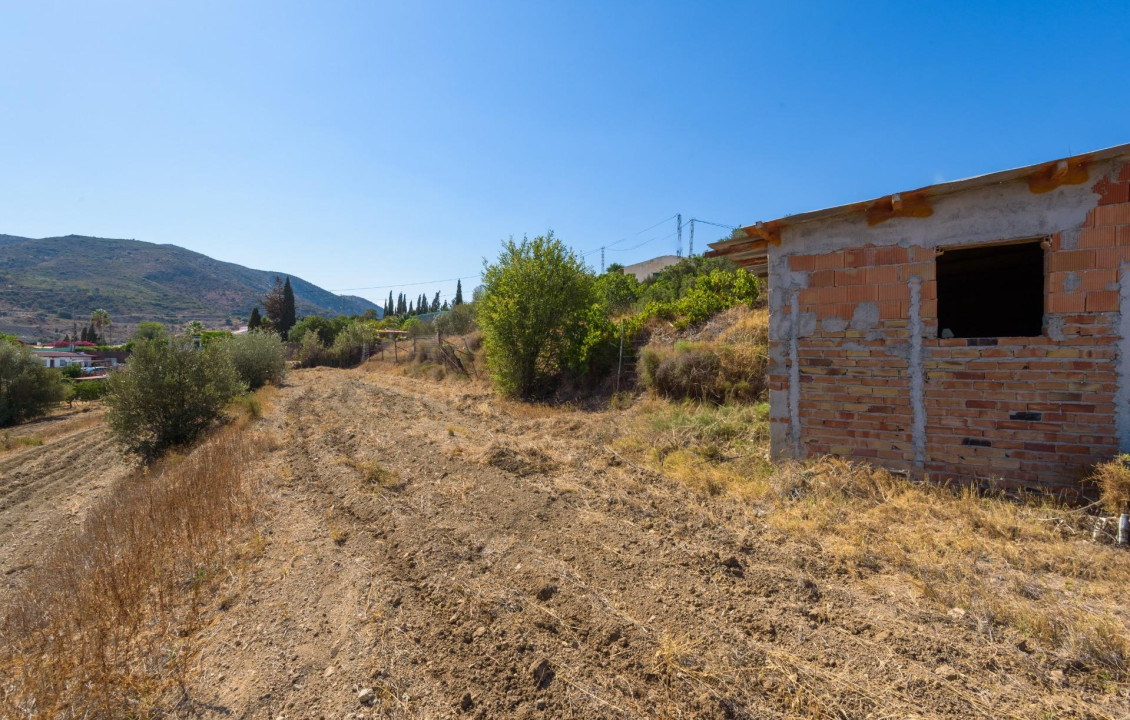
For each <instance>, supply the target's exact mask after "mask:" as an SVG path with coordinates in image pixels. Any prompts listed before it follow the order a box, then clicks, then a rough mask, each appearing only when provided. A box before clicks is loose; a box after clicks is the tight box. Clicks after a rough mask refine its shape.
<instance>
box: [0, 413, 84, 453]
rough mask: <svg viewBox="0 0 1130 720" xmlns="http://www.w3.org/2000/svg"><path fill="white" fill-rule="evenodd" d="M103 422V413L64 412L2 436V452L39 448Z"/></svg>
mask: <svg viewBox="0 0 1130 720" xmlns="http://www.w3.org/2000/svg"><path fill="white" fill-rule="evenodd" d="M100 422H102V413H92V412H89V411H86V410H84V411H81V412H77V413H76V412H64V413H59V414H58V415H55V416H49V417H47V418H44V419H41V420H37V421H35V422H32V423H28V424H26V425H23V426H21V427H19V428H15V429H14V430H6V431H5V432H4V433H3V435H0V452H9V451H11V450H18V449H20V448H24V447H38V446H40V445H44V444H46V443H49V442H51V441H52V440H54V439H56V438H58V437H60V436H62V435H68V434H70V433H74V432H78V431H79V430H85V429H87V428H91V427H94V426H95V425H97V424H98V423H100Z"/></svg>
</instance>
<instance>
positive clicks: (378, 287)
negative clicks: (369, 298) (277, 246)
mask: <svg viewBox="0 0 1130 720" xmlns="http://www.w3.org/2000/svg"><path fill="white" fill-rule="evenodd" d="M477 277H479V276H478V275H467V276H466V277H457V278H446V279H444V280H421V281H419V282H410V283H395V284H393V285H370V286H369V287H352V288H337V289H336V290H330V292H349V291H351V290H395V289H396V288H402V287H413V286H416V285H435V284H437V283H445V282H456V281H459V280H472V279H474V278H477Z"/></svg>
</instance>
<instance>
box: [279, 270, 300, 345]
mask: <svg viewBox="0 0 1130 720" xmlns="http://www.w3.org/2000/svg"><path fill="white" fill-rule="evenodd" d="M295 322H297V318H295V316H294V290H292V289H291V288H290V276H287V278H286V283H285V284H284V285H283V306H282V317H280V318H279V335H281V336H282V337H286V334H287V333H288V332H290V329H291V328H292V327H294V323H295Z"/></svg>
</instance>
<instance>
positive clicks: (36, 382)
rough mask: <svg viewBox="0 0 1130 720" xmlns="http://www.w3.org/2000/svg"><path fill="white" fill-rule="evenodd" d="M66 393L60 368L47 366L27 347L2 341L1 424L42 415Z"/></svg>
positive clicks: (0, 357)
mask: <svg viewBox="0 0 1130 720" xmlns="http://www.w3.org/2000/svg"><path fill="white" fill-rule="evenodd" d="M64 393H65V386H64V385H63V382H62V378H61V377H60V373H59V371H58V370H49V369H47V368H46V367H45V366H44V365H43V363H42V362H41V361H40V359H39V358H37V357H36V356H35V354H34V353H32V352H31V351H30V350H28V349H27V348H25V347H21V346H20V345H16V344H14V343H10V342H8V341H6V340H0V425H13V424H15V423H18V422H23V421H24V420H30V419H31V418H34V417H38V416H40V415H42V414H44V413H45V412H47V410H48V409H49V408H50V407H51V406H52V405H54V404H55V403H57V402H59V401H60V400H62V399H63V398H64Z"/></svg>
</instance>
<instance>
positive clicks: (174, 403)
mask: <svg viewBox="0 0 1130 720" xmlns="http://www.w3.org/2000/svg"><path fill="white" fill-rule="evenodd" d="M245 389H246V385H244V383H243V382H242V381H241V380H240V378H239V374H238V373H237V372H236V369H235V366H234V365H233V364H232V361H231V358H230V357H229V356H228V354H227V353H226V352H225V351H224V349H223V348H222V344H221V343H213V344H211V345H209V346H207V347H205V348H204V349H203V350H197V349H195V347H194V346H193V343H192V339H191V338H185V337H177V338H175V339H173V340H172V341H171V342H168V341H163V340H143V341H140V342H137V343H136V344H135V345H134V348H133V354H132V355H131V356H130V359H129V362H128V363H127V364H126V368H125V369H124V370H122V371H119V372H116V373H113V374H112V375H111V376H110V378H109V379H108V381H107V387H106V390H107V394H106V404H107V405H108V406H109V413H108V420H109V424H110V429H111V431H112V432H113V434H114V437H115V438H116V439H117V441H118V442H119V443H120V444H121V445H123V446H124V447H125V449H126V450H127V451H128V452H131V453H134V454H137V455H140V456H141V458H142V459H143V460H145V461H146V462H150V461H152V460H155V459H156V458H157V457H158V456H159V455H160V454H161V453H162V452H164V451H165V450H167V449H168V448H171V447H175V446H178V445H185V444H187V443H190V442H192V441H193V440H195V439H196V438H198V437H199V436H200V434H201V433H203V432H204V431H205V430H206V429H207V428H208V427H209V426H211V425H212V423H213V422H215V421H216V420H217V419H218V418H219V417H220V415H221V413H222V412H223V410H224V408H225V407H226V406H227V404H228V403H229V402H231V400H232V399H233V398H235V397H236V396H237V395H239V394H240V393H242V392H243V391H244V390H245Z"/></svg>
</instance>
